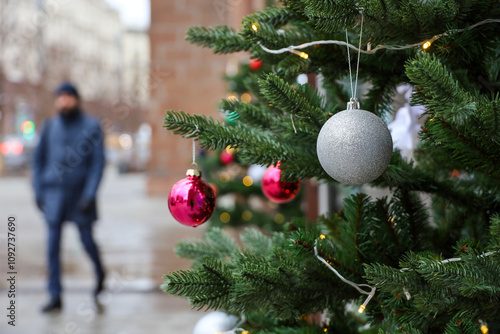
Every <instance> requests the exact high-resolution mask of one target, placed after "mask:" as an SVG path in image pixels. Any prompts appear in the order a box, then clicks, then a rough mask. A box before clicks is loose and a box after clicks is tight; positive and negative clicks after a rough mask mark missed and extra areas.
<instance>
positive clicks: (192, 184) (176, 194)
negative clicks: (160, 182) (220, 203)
mask: <svg viewBox="0 0 500 334" xmlns="http://www.w3.org/2000/svg"><path fill="white" fill-rule="evenodd" d="M186 175H187V177H186V178H185V179H182V180H180V181H179V182H177V183H176V184H174V186H173V187H172V189H171V190H170V194H169V195H168V208H169V210H170V213H171V214H172V216H174V218H175V220H177V221H178V222H179V223H181V224H183V225H187V226H192V227H196V226H198V225H200V224H203V223H204V222H206V221H207V220H208V218H210V216H211V215H212V213H213V212H214V208H215V193H214V190H213V188H212V186H210V185H209V184H208V183H206V182H205V181H203V180H202V179H201V172H200V171H199V170H197V169H188V171H187V173H186Z"/></svg>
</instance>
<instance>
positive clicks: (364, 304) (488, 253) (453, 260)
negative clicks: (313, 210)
mask: <svg viewBox="0 0 500 334" xmlns="http://www.w3.org/2000/svg"><path fill="white" fill-rule="evenodd" d="M319 239H325V236H324V235H321V236H320V237H319ZM496 253H498V251H494V252H487V253H484V254H481V255H478V258H479V257H486V256H490V255H493V254H496ZM314 255H315V256H316V258H317V259H318V260H320V261H321V262H323V263H324V264H325V265H326V266H327V267H328V269H330V270H331V271H333V273H334V274H335V275H337V277H338V278H340V280H341V281H342V282H344V283H346V284H349V285H350V286H352V287H353V288H355V289H356V290H358V292H359V293H361V294H364V295H368V297H367V298H366V300H365V302H364V303H363V304H362V305H361V306H360V307H359V309H358V312H359V313H363V312H364V310H365V309H366V305H368V303H369V302H370V300H371V299H372V298H373V297H374V296H375V292H376V291H377V288H376V287H374V286H371V285H368V284H357V283H354V282H352V281H350V280H348V279H346V278H345V277H344V276H342V275H341V274H340V273H339V272H338V271H337V270H336V269H335V268H333V267H332V265H331V264H330V263H328V261H326V260H325V259H324V258H322V257H321V256H320V255H319V254H318V239H316V240H315V242H314ZM456 261H462V259H461V258H458V257H455V258H451V259H446V260H443V261H440V262H438V264H446V263H450V262H456ZM410 270H412V269H410V268H403V269H400V271H401V272H404V271H410ZM384 282H385V281H383V282H380V283H378V284H383V283H384ZM361 287H367V288H369V289H370V292H368V291H365V290H363V289H362V288H361ZM403 292H404V294H405V296H406V299H408V300H409V299H411V294H410V292H409V291H408V289H406V288H405V287H403Z"/></svg>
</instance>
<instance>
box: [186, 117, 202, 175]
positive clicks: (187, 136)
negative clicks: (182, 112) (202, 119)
mask: <svg viewBox="0 0 500 334" xmlns="http://www.w3.org/2000/svg"><path fill="white" fill-rule="evenodd" d="M194 126H196V129H195V130H194V131H193V132H191V133H190V134H188V135H185V136H184V138H190V137H193V136H194V135H195V134H197V133H198V132H200V129H199V128H198V125H196V124H195V125H194ZM191 165H194V166H196V167H198V164H197V163H196V143H195V138H193V162H192V163H191Z"/></svg>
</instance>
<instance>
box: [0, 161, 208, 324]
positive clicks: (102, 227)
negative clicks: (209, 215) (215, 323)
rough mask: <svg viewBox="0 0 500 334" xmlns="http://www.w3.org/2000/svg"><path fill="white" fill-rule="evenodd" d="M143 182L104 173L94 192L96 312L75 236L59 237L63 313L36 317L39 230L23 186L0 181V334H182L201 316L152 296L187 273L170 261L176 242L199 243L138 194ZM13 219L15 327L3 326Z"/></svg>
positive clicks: (41, 289) (40, 283) (173, 300)
mask: <svg viewBox="0 0 500 334" xmlns="http://www.w3.org/2000/svg"><path fill="white" fill-rule="evenodd" d="M145 182H146V179H145V175H143V174H125V175H119V174H118V173H117V172H116V169H114V168H113V167H109V168H107V170H106V172H105V176H104V179H103V184H102V186H101V189H100V193H99V196H100V199H99V215H100V219H99V221H98V222H97V225H96V228H95V236H96V240H97V242H98V244H99V246H100V248H101V253H102V256H103V262H104V264H105V265H106V268H107V272H108V277H107V281H106V291H105V293H103V295H102V299H101V301H102V304H103V306H104V307H103V310H102V313H97V312H96V310H95V309H94V306H93V303H92V301H91V299H90V291H91V289H92V288H93V286H94V281H93V274H92V268H91V265H90V261H89V260H88V259H87V256H86V254H85V252H84V249H83V247H82V245H81V244H80V240H79V236H78V232H77V229H76V228H75V226H73V224H71V223H68V224H66V226H65V228H64V232H63V243H62V258H63V268H64V269H63V270H64V275H63V285H64V297H63V304H64V309H63V311H62V312H61V313H59V314H54V315H44V314H41V313H40V312H39V309H40V306H41V305H42V304H43V303H44V302H46V300H47V298H48V297H47V294H46V292H45V271H46V268H45V247H46V246H45V236H46V231H45V225H44V224H45V223H44V221H43V219H42V216H41V214H40V213H39V212H38V211H37V209H36V206H35V204H34V202H33V195H32V191H31V186H30V180H29V179H28V178H23V177H4V178H0V219H1V223H0V310H1V311H0V319H1V320H0V333H2V334H10V333H16V334H17V333H22V334H31V333H33V334H59V333H61V334H62V333H64V334H66V333H78V334H87V333H89V334H90V333H92V334H100V333H103V334H104V333H106V334H129V333H130V334H135V333H150V334H155V333H162V334H163V333H180V334H184V333H186V334H190V333H192V330H193V328H194V325H195V324H196V322H197V321H198V320H199V319H200V318H201V317H202V316H203V315H205V314H206V313H204V312H196V311H194V310H190V309H189V304H188V302H187V301H185V300H184V299H180V298H177V297H172V296H169V295H167V294H166V293H163V292H161V291H160V290H159V285H160V284H161V283H162V282H163V280H162V275H163V274H164V273H167V272H169V271H174V270H179V269H188V268H189V265H190V262H189V261H186V260H183V259H179V258H177V257H176V256H175V254H174V252H173V248H174V246H175V244H176V242H177V241H180V240H184V239H192V238H199V237H201V236H202V234H203V232H204V227H199V228H198V229H193V228H188V227H185V226H183V225H180V224H178V223H177V222H175V221H174V220H173V218H172V217H171V216H170V214H169V212H168V207H167V201H166V198H155V197H147V196H146V195H145ZM10 214H14V215H15V216H16V223H17V225H16V247H17V248H16V270H17V275H16V321H15V324H16V326H15V327H12V326H9V325H8V324H7V322H8V321H9V319H8V318H7V312H8V311H7V307H8V306H9V302H10V299H9V298H8V296H7V295H8V289H7V283H8V282H7V278H8V277H7V272H8V268H7V256H6V254H7V232H8V231H7V217H8V215H10Z"/></svg>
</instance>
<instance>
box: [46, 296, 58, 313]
mask: <svg viewBox="0 0 500 334" xmlns="http://www.w3.org/2000/svg"><path fill="white" fill-rule="evenodd" d="M61 308H62V303H61V298H52V299H51V300H50V301H49V302H48V303H47V304H46V305H44V306H43V307H42V313H49V312H54V311H60V310H61Z"/></svg>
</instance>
